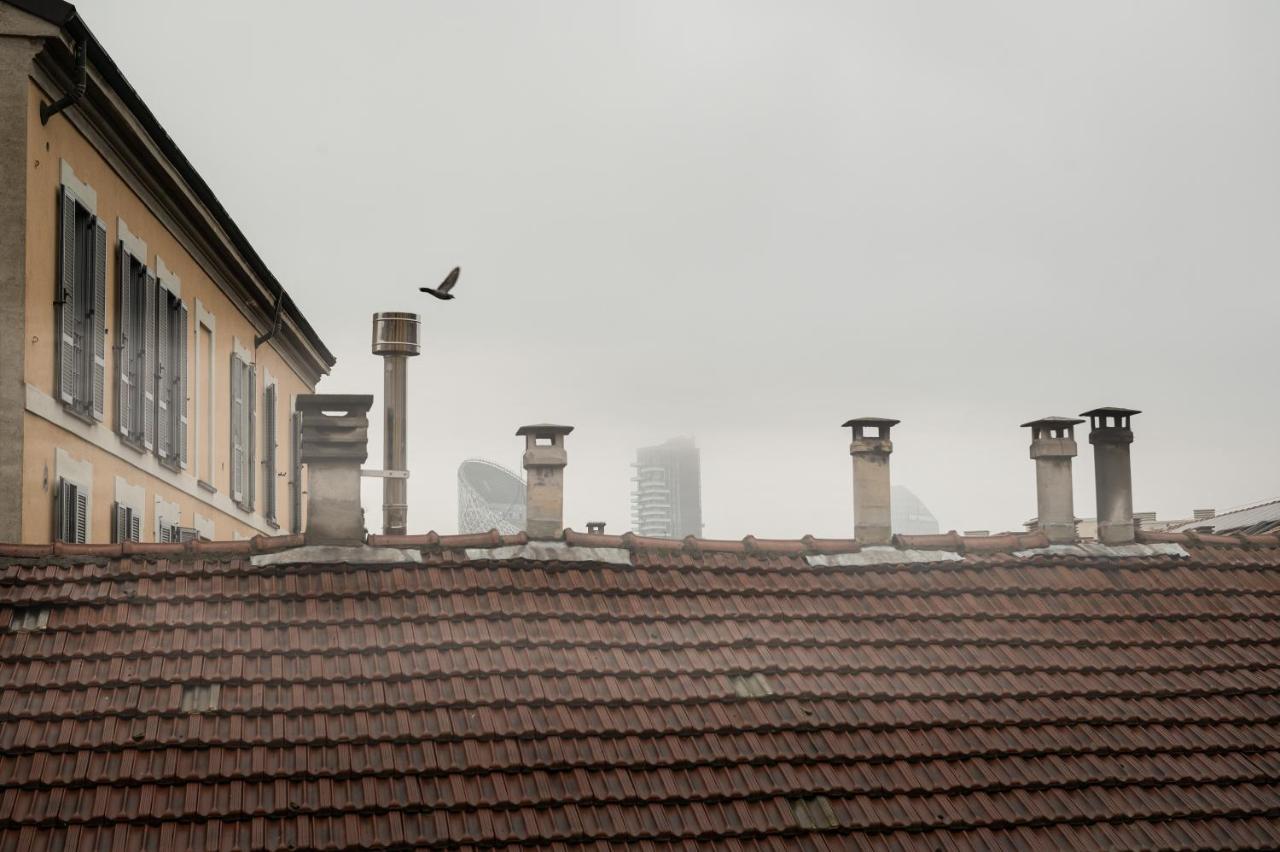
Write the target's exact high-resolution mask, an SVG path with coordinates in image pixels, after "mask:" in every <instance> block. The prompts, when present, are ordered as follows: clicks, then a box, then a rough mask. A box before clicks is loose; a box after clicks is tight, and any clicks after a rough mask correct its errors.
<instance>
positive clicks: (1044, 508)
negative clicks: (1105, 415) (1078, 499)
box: [1022, 417, 1084, 544]
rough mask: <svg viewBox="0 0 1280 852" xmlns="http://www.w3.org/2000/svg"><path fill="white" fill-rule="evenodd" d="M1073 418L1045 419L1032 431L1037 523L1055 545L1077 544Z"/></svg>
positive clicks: (1074, 429) (1036, 423)
mask: <svg viewBox="0 0 1280 852" xmlns="http://www.w3.org/2000/svg"><path fill="white" fill-rule="evenodd" d="M1083 422H1084V421H1083V420H1077V419H1075V418H1073V417H1041V418H1040V419H1039V420H1032V421H1030V422H1029V423H1023V424H1022V425H1023V426H1024V427H1028V426H1029V427H1030V428H1031V458H1033V459H1035V462H1036V511H1037V513H1038V514H1037V516H1036V523H1037V526H1039V528H1040V529H1042V530H1044V533H1045V535H1047V536H1048V537H1049V541H1050V542H1051V543H1053V544H1070V543H1072V542H1074V541H1075V540H1076V511H1075V506H1074V505H1073V501H1072V493H1071V460H1072V459H1073V458H1075V455H1076V426H1077V425H1078V424H1080V423H1083Z"/></svg>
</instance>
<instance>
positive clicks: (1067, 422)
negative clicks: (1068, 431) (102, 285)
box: [1022, 417, 1084, 427]
mask: <svg viewBox="0 0 1280 852" xmlns="http://www.w3.org/2000/svg"><path fill="white" fill-rule="evenodd" d="M1083 422H1084V421H1083V420H1080V419H1078V418H1075V417H1041V418H1040V419H1038V420H1028V421H1027V422H1026V423H1023V424H1022V425H1023V426H1024V427H1026V426H1032V427H1035V426H1050V427H1052V426H1079V425H1080V424H1081V423H1083Z"/></svg>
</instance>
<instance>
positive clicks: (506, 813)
mask: <svg viewBox="0 0 1280 852" xmlns="http://www.w3.org/2000/svg"><path fill="white" fill-rule="evenodd" d="M298 543H299V542H298V540H297V539H296V538H285V539H256V540H255V541H254V542H239V543H235V544H220V545H208V544H188V545H125V546H124V547H123V548H122V547H120V546H111V547H101V546H84V545H81V546H74V545H58V546H55V547H54V548H49V547H34V546H27V547H22V546H0V567H2V568H3V572H2V573H0V684H2V685H3V690H2V691H0V786H2V788H3V792H2V793H0V849H19V848H20V849H41V848H52V847H59V846H61V847H65V848H90V847H92V848H108V847H112V848H129V849H133V848H163V849H171V848H180V849H233V848H283V847H287V846H289V845H290V844H292V845H294V846H297V847H311V846H316V847H321V848H344V847H353V846H362V847H380V846H384V847H393V846H395V847H405V846H441V847H452V846H474V845H501V844H509V843H518V842H523V843H561V844H564V845H565V846H564V847H563V848H567V847H568V846H574V847H575V848H577V847H579V846H589V847H592V848H601V849H603V848H605V847H609V848H621V847H624V846H635V847H637V848H674V847H676V846H679V847H681V848H687V847H688V846H689V845H691V844H693V843H695V842H697V843H699V844H705V845H709V846H720V847H723V848H735V849H736V848H743V849H784V848H786V849H790V848H796V847H797V846H801V847H802V848H816V849H825V848H832V849H834V848H842V849H843V848H849V847H851V846H853V847H857V846H861V847H868V848H893V847H895V846H897V847H904V846H911V847H915V846H927V847H928V848H991V847H1002V846H1003V847H1008V846H1017V847H1021V848H1063V847H1074V848H1096V847H1113V848H1114V847H1122V848H1133V847H1161V848H1164V847H1169V848H1182V847H1215V848H1217V847H1266V846H1274V845H1276V843H1277V842H1278V841H1280V697H1278V695H1277V693H1278V692H1280V655H1278V654H1277V648H1278V646H1280V608H1278V607H1277V603H1278V602H1280V570H1277V569H1280V537H1277V536H1275V535H1267V536H1252V537H1243V536H1241V537H1219V536H1194V535H1180V534H1164V535H1149V536H1145V537H1144V538H1143V544H1142V545H1141V546H1138V547H1134V548H1131V549H1128V550H1117V551H1108V550H1106V549H1105V548H1100V547H1096V546H1095V547H1093V548H1080V549H1062V548H1050V547H1047V546H1046V542H1045V540H1044V539H1043V538H1042V537H1040V536H1038V535H1032V536H1013V535H1009V536H998V537H992V538H982V539H963V538H960V537H957V536H954V534H953V535H950V536H947V535H941V536H917V537H909V538H900V539H899V540H898V542H897V545H898V546H897V547H896V548H889V549H871V548H866V549H861V548H859V547H858V546H857V544H856V543H854V542H839V541H823V540H814V539H805V540H803V541H790V542H776V541H761V540H756V539H752V538H748V539H746V540H744V541H741V542H708V541H701V542H699V541H692V540H690V541H687V542H678V541H677V542H668V541H658V540H643V539H637V538H634V537H630V536H623V537H614V536H590V537H588V536H580V535H577V534H573V533H567V534H566V541H565V542H564V543H562V544H556V545H539V546H538V547H526V546H525V545H526V543H527V542H526V540H525V538H524V536H523V535H521V536H515V537H507V538H505V539H504V538H501V537H498V536H496V535H476V536H453V537H439V536H435V535H434V534H433V535H429V536H421V537H401V538H397V539H386V538H380V537H372V542H371V543H374V544H379V545H390V546H397V547H405V548H412V549H414V550H417V551H420V553H421V559H422V563H421V564H390V565H365V566H361V565H349V564H284V565H279V564H277V565H263V564H261V563H262V562H263V561H264V560H263V559H258V560H257V561H258V563H259V564H256V565H255V562H254V559H255V557H254V554H255V553H256V552H258V551H272V550H274V551H280V550H281V549H282V548H285V547H290V546H294V545H297V544H298ZM499 547H501V548H502V549H501V550H498V549H497V548H499ZM299 552H300V553H304V552H306V551H299ZM512 552H514V553H521V554H526V556H527V557H528V558H524V559H516V558H508V559H500V560H493V559H491V558H483V557H484V556H485V555H486V554H488V555H490V556H492V555H493V554H496V553H512ZM468 554H470V556H469V555H468ZM609 554H613V556H610V555H609ZM619 554H620V555H619ZM1125 554H1128V555H1125ZM273 558H280V556H279V553H277V554H276V556H275V557H273ZM590 559H595V560H597V561H576V560H590ZM601 560H603V561H601ZM837 563H841V564H837ZM855 563H859V564H855ZM196 686H201V687H206V688H204V689H189V690H187V691H186V692H185V693H184V687H196ZM215 686H216V687H217V688H216V690H212V689H209V688H208V687H215ZM205 706H208V707H209V708H210V709H208V710H207V711H204V712H201V708H202V707H205Z"/></svg>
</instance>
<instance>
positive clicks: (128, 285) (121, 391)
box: [116, 243, 138, 438]
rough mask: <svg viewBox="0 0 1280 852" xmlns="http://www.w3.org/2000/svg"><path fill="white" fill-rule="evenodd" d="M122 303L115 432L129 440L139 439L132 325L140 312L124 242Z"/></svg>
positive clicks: (118, 327)
mask: <svg viewBox="0 0 1280 852" xmlns="http://www.w3.org/2000/svg"><path fill="white" fill-rule="evenodd" d="M118 291H119V293H120V304H118V305H117V306H116V340H117V341H119V343H118V344H117V345H116V431H118V432H119V433H120V434H121V435H124V436H125V437H126V438H133V437H136V432H135V430H134V427H133V418H134V406H133V383H134V381H135V376H134V375H133V364H134V348H135V343H134V340H133V326H134V322H135V320H136V318H137V316H138V309H137V307H136V306H135V305H134V303H133V300H134V296H135V293H136V291H137V287H136V286H135V285H134V281H133V262H132V261H131V260H130V258H129V252H128V251H126V250H125V247H124V243H121V244H120V287H119V288H118Z"/></svg>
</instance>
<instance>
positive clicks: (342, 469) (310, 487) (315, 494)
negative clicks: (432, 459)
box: [297, 394, 373, 545]
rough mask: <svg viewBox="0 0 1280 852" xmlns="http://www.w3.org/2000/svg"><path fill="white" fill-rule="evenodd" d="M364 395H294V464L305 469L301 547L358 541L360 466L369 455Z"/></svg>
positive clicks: (362, 534)
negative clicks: (297, 419)
mask: <svg viewBox="0 0 1280 852" xmlns="http://www.w3.org/2000/svg"><path fill="white" fill-rule="evenodd" d="M372 405H373V397H372V396H370V395H368V394H308V395H305V396H299V397H298V401H297V410H298V412H299V413H300V414H301V415H302V418H301V419H302V428H301V440H300V441H299V443H298V460H299V461H301V462H303V463H305V464H306V465H307V530H306V534H305V536H304V537H305V539H306V543H307V544H343V545H358V544H363V543H364V537H365V529H364V510H363V509H362V508H360V466H361V465H362V464H364V462H365V459H367V458H368V457H369V448H368V444H369V417H368V414H369V408H370V407H371V406H372Z"/></svg>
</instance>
